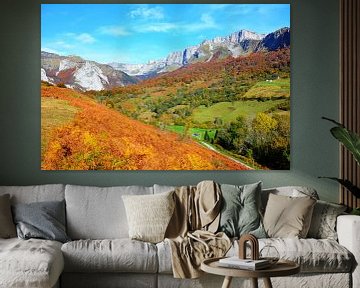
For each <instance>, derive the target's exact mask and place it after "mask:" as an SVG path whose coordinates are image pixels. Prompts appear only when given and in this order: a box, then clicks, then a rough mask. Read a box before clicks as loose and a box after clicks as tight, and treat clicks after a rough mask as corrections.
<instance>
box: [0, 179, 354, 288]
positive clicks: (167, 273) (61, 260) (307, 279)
mask: <svg viewBox="0 0 360 288" xmlns="http://www.w3.org/2000/svg"><path fill="white" fill-rule="evenodd" d="M171 189H173V187H167V186H159V185H154V186H153V187H142V186H127V187H125V186H124V187H107V188H99V187H90V186H75V185H66V186H65V185H38V186H21V187H20V186H16V187H15V186H13V187H11V186H0V195H3V194H10V195H11V201H12V204H15V203H31V202H40V201H54V200H56V201H60V200H63V199H65V202H66V221H67V224H66V225H67V233H68V235H69V237H70V238H71V239H72V241H70V242H67V243H65V244H62V243H59V242H56V241H49V240H40V239H30V240H20V239H18V238H11V239H0V287H1V288H10V287H44V288H45V287H65V288H66V287H74V288H75V287H76V288H81V287H86V288H91V287H106V288H111V287H126V288H131V287H167V288H168V287H170V288H172V287H174V288H175V287H204V288H205V287H206V288H208V287H210V288H211V287H221V283H222V281H223V278H222V277H219V276H215V275H208V274H206V275H204V276H203V277H201V278H199V279H193V280H189V279H174V278H173V277H172V267H171V250H170V247H169V245H168V244H167V242H160V243H158V244H152V243H146V242H141V241H136V240H131V239H129V238H128V225H127V220H126V214H125V208H124V205H123V202H122V197H121V196H122V195H128V194H133V195H143V194H153V193H161V192H165V191H169V190H171ZM272 190H273V191H276V193H278V194H283V195H292V194H293V189H291V187H285V188H278V189H272ZM269 191H270V190H269V189H268V190H264V191H263V195H264V197H262V198H263V202H264V205H265V203H266V195H267V193H269ZM337 232H338V241H334V240H329V239H291V238H289V239H279V238H277V239H272V238H267V239H260V248H261V247H262V246H264V245H267V244H271V245H273V246H275V247H276V248H277V250H278V251H279V254H280V256H281V257H283V258H286V259H291V260H294V261H297V262H298V263H299V264H300V265H301V273H299V274H297V275H295V276H291V277H280V278H273V279H272V282H273V286H274V287H327V288H331V287H334V288H335V287H336V288H341V287H344V288H345V287H354V288H357V287H360V270H359V268H358V266H357V262H358V261H360V244H359V243H360V217H358V216H351V215H342V216H339V217H338V219H337ZM237 251H238V248H237V242H234V244H233V247H232V248H231V249H230V251H229V252H228V255H236V254H237ZM259 283H260V287H261V285H262V281H259ZM240 284H241V285H244V287H248V285H250V282H249V281H248V280H245V279H234V282H233V284H232V285H233V287H237V286H236V285H240ZM241 287H243V286H241Z"/></svg>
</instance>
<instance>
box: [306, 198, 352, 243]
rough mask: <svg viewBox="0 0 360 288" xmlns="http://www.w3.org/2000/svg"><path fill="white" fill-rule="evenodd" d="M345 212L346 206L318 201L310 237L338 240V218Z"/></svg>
mask: <svg viewBox="0 0 360 288" xmlns="http://www.w3.org/2000/svg"><path fill="white" fill-rule="evenodd" d="M345 210H346V206H344V205H339V204H334V203H329V202H325V201H321V200H318V201H317V202H316V204H315V207H314V212H313V215H312V220H311V225H310V229H309V233H308V237H309V238H315V239H332V240H337V233H336V218H337V217H338V216H339V215H340V214H343V213H344V212H345Z"/></svg>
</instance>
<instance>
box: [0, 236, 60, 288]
mask: <svg viewBox="0 0 360 288" xmlns="http://www.w3.org/2000/svg"><path fill="white" fill-rule="evenodd" d="M61 245H62V244H61V243H60V242H56V241H49V240H40V239H29V240H22V239H18V238H11V239H0V279H1V285H0V286H1V287H12V288H15V287H19V288H20V287H21V288H23V287H27V288H32V287H36V288H42V287H44V288H45V287H53V286H54V285H55V284H56V282H57V281H58V279H59V276H60V274H61V272H62V271H63V268H64V258H63V256H62V253H61Z"/></svg>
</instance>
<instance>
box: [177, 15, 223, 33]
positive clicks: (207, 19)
mask: <svg viewBox="0 0 360 288" xmlns="http://www.w3.org/2000/svg"><path fill="white" fill-rule="evenodd" d="M216 28H218V26H217V25H216V23H215V21H214V19H213V18H212V17H211V15H209V14H202V15H201V17H200V21H199V22H195V23H189V24H187V25H184V27H183V29H184V30H186V31H190V32H194V31H199V30H205V29H216Z"/></svg>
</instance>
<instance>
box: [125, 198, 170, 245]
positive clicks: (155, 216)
mask: <svg viewBox="0 0 360 288" xmlns="http://www.w3.org/2000/svg"><path fill="white" fill-rule="evenodd" d="M173 193H174V191H171V192H166V193H161V194H155V195H124V196H122V198H123V201H124V206H125V211H126V218H127V221H128V226H129V237H130V238H131V239H136V240H141V241H146V242H151V243H158V242H161V241H162V240H164V235H165V231H166V228H167V226H168V224H169V222H170V219H171V216H172V214H173V212H174V207H175V201H174V198H173Z"/></svg>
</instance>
